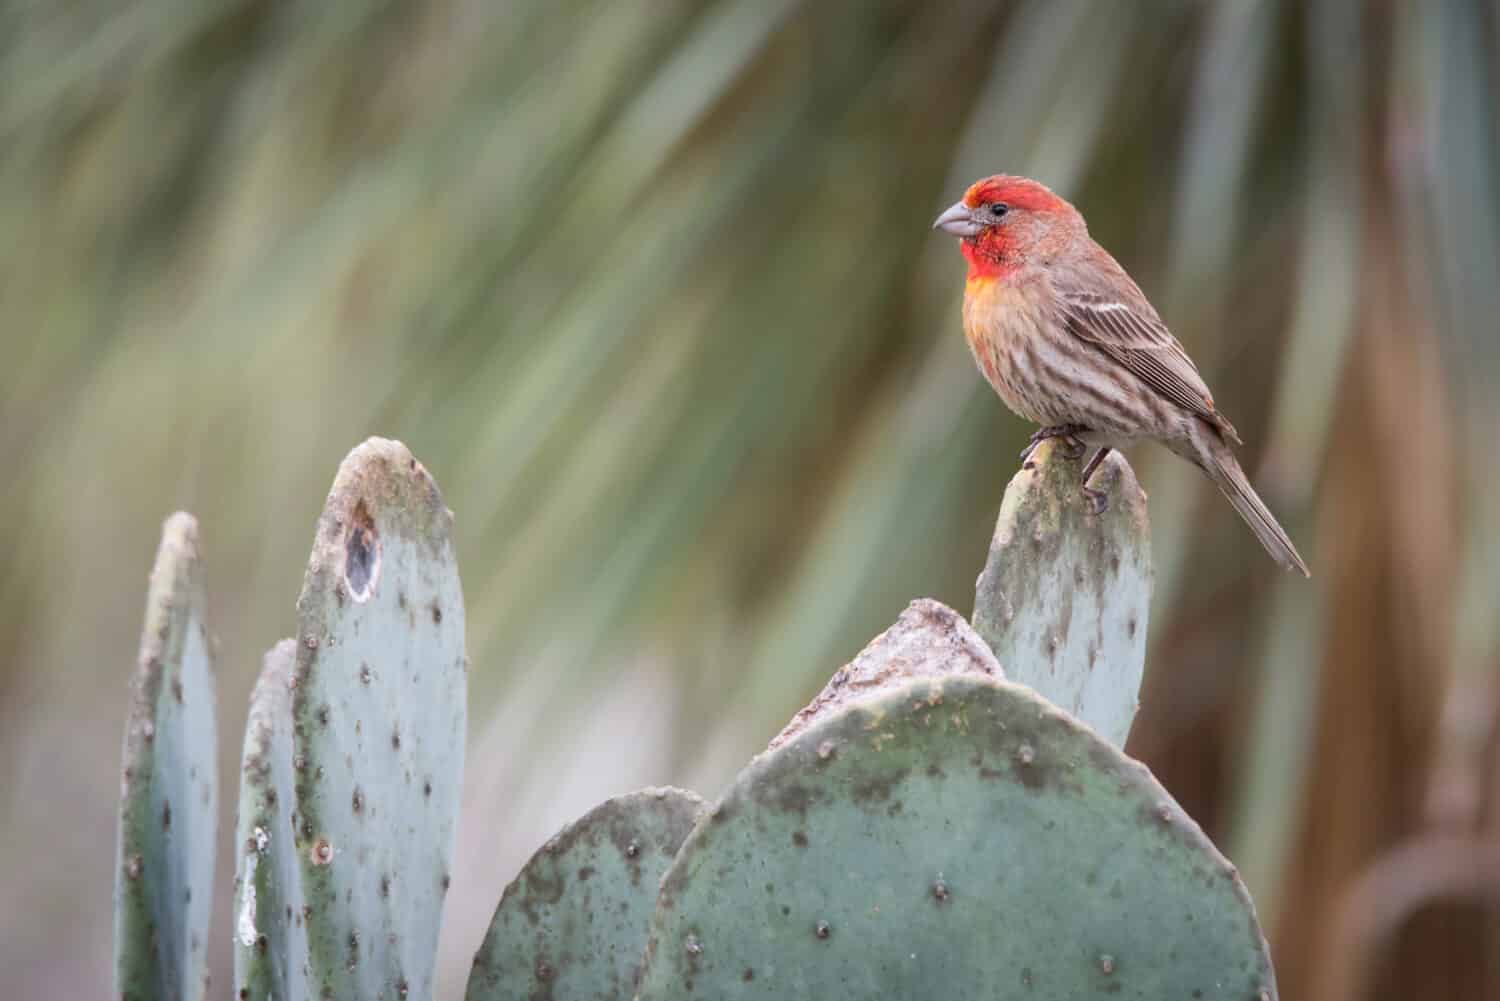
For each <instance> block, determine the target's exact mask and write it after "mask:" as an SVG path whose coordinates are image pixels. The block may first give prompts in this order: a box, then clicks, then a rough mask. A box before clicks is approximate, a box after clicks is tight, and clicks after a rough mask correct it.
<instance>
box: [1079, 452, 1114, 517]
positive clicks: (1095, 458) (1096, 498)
mask: <svg viewBox="0 0 1500 1001" xmlns="http://www.w3.org/2000/svg"><path fill="white" fill-rule="evenodd" d="M1109 453H1110V448H1109V446H1108V445H1106V446H1104V447H1103V448H1100V449H1099V450H1098V451H1096V452H1095V453H1094V454H1093V455H1092V456H1090V457H1089V461H1088V463H1087V464H1085V465H1084V467H1083V476H1082V477H1081V479H1080V483H1079V486H1080V488H1081V489H1082V490H1083V496H1084V499H1085V500H1087V501H1088V502H1089V507H1091V508H1092V509H1093V511H1094V514H1096V515H1100V514H1103V513H1104V512H1105V511H1108V510H1109V494H1107V493H1105V492H1104V491H1103V490H1095V489H1094V488H1093V487H1091V486H1089V477H1091V476H1093V475H1094V470H1096V469H1098V468H1099V463H1101V462H1103V461H1104V457H1105V456H1106V455H1108V454H1109Z"/></svg>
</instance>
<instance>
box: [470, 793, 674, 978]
mask: <svg viewBox="0 0 1500 1001" xmlns="http://www.w3.org/2000/svg"><path fill="white" fill-rule="evenodd" d="M702 808H703V801H702V800H701V799H699V798H698V797H697V796H696V795H694V794H693V793H690V792H686V791H685V790H682V789H646V790H643V791H641V792H634V793H630V794H629V795H626V796H620V797H617V798H615V799H611V800H608V801H606V802H604V803H602V804H601V805H599V806H597V807H595V808H594V809H593V810H591V811H589V812H588V813H587V814H585V815H584V816H583V817H582V818H581V819H580V820H578V821H576V822H574V823H573V824H571V825H569V826H568V827H567V828H565V829H564V830H563V831H562V832H561V833H560V834H558V835H557V836H556V837H554V838H553V839H552V840H551V841H548V842H547V843H546V844H545V845H543V846H542V849H541V850H540V851H538V852H537V853H536V854H535V855H534V856H532V858H531V861H530V862H528V863H527V864H526V868H524V869H522V870H521V874H520V875H519V876H517V877H516V879H515V881H514V882H512V883H511V884H510V885H509V886H507V887H506V888H505V893H504V895H503V896H502V897H501V898H500V906H499V908H497V909H496V911H495V918H494V920H493V921H492V922H491V923H490V929H489V933H488V934H487V935H486V936H485V939H484V945H483V946H481V947H480V950H479V954H478V955H477V956H475V957H474V970H473V972H472V973H471V975H470V976H469V988H468V993H467V994H466V995H465V996H466V998H467V1001H501V999H509V998H539V997H546V998H557V999H559V1001H562V999H569V998H573V999H578V1001H585V999H594V998H620V999H628V998H630V996H631V994H632V992H633V989H634V986H635V981H636V978H637V977H638V976H639V973H640V964H641V951H642V949H643V948H644V947H645V945H646V929H647V928H648V927H649V925H650V921H651V913H652V911H653V910H654V909H655V906H656V891H657V887H658V885H659V884H660V882H661V876H662V873H664V872H666V870H667V866H668V865H670V864H671V862H672V859H673V857H674V856H676V854H677V849H678V847H680V846H681V844H682V839H683V838H685V837H687V833H688V831H689V830H691V829H692V826H693V822H694V820H695V819H696V818H697V816H698V814H699V813H700V811H701V810H702Z"/></svg>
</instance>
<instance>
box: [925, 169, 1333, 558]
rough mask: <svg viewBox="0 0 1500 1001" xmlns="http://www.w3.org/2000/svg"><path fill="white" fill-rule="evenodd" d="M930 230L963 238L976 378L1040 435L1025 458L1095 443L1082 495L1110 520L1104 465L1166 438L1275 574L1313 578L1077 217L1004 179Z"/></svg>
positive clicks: (1160, 330) (1218, 417)
mask: <svg viewBox="0 0 1500 1001" xmlns="http://www.w3.org/2000/svg"><path fill="white" fill-rule="evenodd" d="M933 228H935V229H942V230H945V231H946V232H949V233H952V234H954V235H955V236H958V237H961V238H962V242H961V248H962V250H963V255H964V257H965V258H966V259H967V260H968V262H969V280H968V283H967V284H966V285H965V287H964V334H965V336H966V337H967V339H968V341H969V348H970V350H971V351H973V353H974V360H975V361H976V362H977V363H978V364H979V369H980V371H981V372H983V373H984V377H985V378H986V379H988V380H989V383H990V385H991V386H993V387H994V388H995V392H996V393H999V394H1000V399H1002V400H1004V401H1005V405H1006V406H1008V407H1010V409H1011V410H1013V411H1015V412H1016V413H1017V414H1019V415H1020V416H1022V417H1024V418H1026V419H1027V420H1029V421H1033V422H1035V423H1037V424H1040V425H1042V429H1041V430H1040V431H1038V432H1037V433H1036V434H1034V435H1032V436H1031V444H1030V445H1028V446H1027V449H1026V451H1025V452H1023V453H1022V457H1023V458H1025V457H1026V456H1027V455H1029V454H1030V451H1031V449H1033V448H1035V447H1036V445H1037V443H1038V442H1040V441H1043V440H1045V439H1047V438H1065V439H1068V440H1069V441H1070V442H1071V443H1072V444H1073V447H1074V448H1075V450H1076V451H1077V453H1078V455H1079V457H1081V456H1082V453H1083V449H1084V446H1085V445H1096V446H1098V448H1097V450H1096V451H1095V452H1094V454H1093V456H1092V457H1091V458H1090V459H1089V461H1088V462H1087V463H1086V464H1085V465H1084V467H1083V476H1082V483H1081V487H1082V490H1083V492H1084V494H1085V495H1086V496H1087V497H1088V498H1089V500H1090V502H1091V503H1092V504H1093V506H1094V509H1095V510H1096V511H1102V510H1103V509H1104V506H1105V504H1106V499H1105V496H1104V494H1103V492H1102V491H1098V490H1094V489H1092V488H1090V487H1089V485H1088V483H1089V477H1090V476H1091V475H1092V474H1093V472H1094V470H1095V469H1096V468H1097V467H1098V465H1099V463H1100V462H1101V461H1102V460H1103V459H1104V457H1105V456H1106V455H1108V454H1109V452H1110V450H1111V449H1114V448H1121V447H1124V446H1125V445H1128V444H1131V443H1133V442H1135V441H1137V440H1140V439H1151V440H1154V441H1159V442H1161V443H1162V444H1163V445H1166V446H1167V447H1168V448H1170V449H1171V450H1172V451H1174V452H1176V453H1177V454H1178V455H1180V456H1182V457H1183V458H1185V459H1187V460H1189V461H1190V462H1192V463H1193V464H1195V465H1196V466H1197V467H1198V468H1199V469H1201V470H1203V471H1204V472H1205V473H1207V474H1208V477H1209V479H1211V480H1213V481H1214V483H1215V484H1217V485H1218V487H1219V489H1220V490H1221V491H1223V493H1224V496H1225V497H1227V498H1229V503H1231V504H1233V505H1234V509H1235V510H1236V511H1238V512H1239V514H1240V517H1242V518H1244V519H1245V523H1246V524H1248V525H1249V526H1250V530H1251V531H1253V532H1254V533H1255V537H1256V538H1257V539H1259V540H1260V543H1261V545H1262V546H1264V547H1265V548H1266V552H1268V553H1270V554H1271V556H1272V557H1273V558H1274V559H1275V560H1276V562H1277V563H1280V564H1281V565H1282V566H1284V567H1286V568H1288V569H1293V570H1297V571H1300V572H1301V573H1302V574H1303V576H1308V571H1307V564H1305V563H1303V562H1302V557H1301V556H1299V555H1298V554H1297V549H1296V547H1295V546H1293V545H1292V540H1291V539H1289V538H1287V534H1286V532H1285V531H1284V530H1283V529H1282V527H1281V526H1280V525H1278V524H1277V523H1276V519H1275V518H1274V517H1273V516H1272V515H1271V512H1270V511H1269V510H1267V509H1266V506H1265V504H1264V503H1262V502H1261V499H1260V498H1259V497H1257V496H1256V495H1255V491H1254V490H1253V489H1251V487H1250V482H1249V481H1248V480H1247V479H1245V473H1244V471H1243V470H1242V469H1240V464H1239V462H1238V461H1237V460H1236V459H1235V457H1234V453H1233V452H1232V451H1230V445H1231V444H1234V445H1238V444H1239V443H1240V436H1239V435H1238V434H1237V433H1236V432H1235V430H1234V426H1233V425H1231V424H1230V423H1229V421H1228V420H1226V419H1225V417H1224V416H1223V415H1222V414H1220V413H1219V412H1218V410H1217V409H1215V408H1214V401H1213V397H1212V396H1210V395H1209V392H1208V387H1207V386H1205V385H1204V384H1203V378H1202V376H1200V375H1199V374H1198V369H1197V367H1196V366H1194V365H1193V362H1192V359H1190V358H1188V356H1187V352H1185V351H1184V350H1183V349H1182V345H1181V344H1178V343H1177V339H1176V338H1175V337H1173V336H1172V334H1171V333H1170V332H1169V331H1168V330H1167V327H1166V325H1165V324H1164V323H1162V321H1161V318H1160V317H1158V316H1157V315H1156V310H1154V309H1152V308H1151V304H1150V303H1149V302H1147V301H1146V297H1145V295H1143V294H1142V293H1141V290H1140V289H1139V288H1137V287H1136V284H1135V282H1133V281H1131V280H1130V276H1129V275H1127V274H1126V273H1125V269H1124V268H1122V267H1120V265H1119V263H1118V262H1116V261H1115V259H1114V258H1113V257H1111V256H1110V255H1109V253H1108V252H1107V251H1106V250H1105V249H1104V248H1103V247H1101V246H1099V245H1098V244H1097V243H1095V242H1094V241H1093V239H1091V238H1090V237H1089V233H1088V227H1087V226H1086V225H1085V224H1084V221H1083V216H1081V215H1079V214H1078V210H1077V209H1075V208H1074V207H1073V206H1071V205H1069V204H1068V203H1067V202H1066V201H1064V200H1063V199H1061V198H1059V197H1057V196H1056V195H1054V194H1053V193H1052V192H1051V191H1049V190H1047V189H1046V188H1045V187H1043V186H1042V185H1040V184H1038V183H1037V182H1036V181H1032V180H1028V179H1026V178H1024V177H1010V176H1006V175H1003V174H1002V175H997V176H995V177H988V178H985V179H984V180H982V181H978V182H976V183H975V184H974V185H973V186H971V187H970V188H969V190H968V191H967V192H965V193H964V197H963V201H961V202H959V203H958V204H956V205H954V206H953V207H952V208H950V209H948V210H947V211H946V212H944V213H943V214H942V215H940V216H938V218H937V221H936V222H935V223H934V224H933Z"/></svg>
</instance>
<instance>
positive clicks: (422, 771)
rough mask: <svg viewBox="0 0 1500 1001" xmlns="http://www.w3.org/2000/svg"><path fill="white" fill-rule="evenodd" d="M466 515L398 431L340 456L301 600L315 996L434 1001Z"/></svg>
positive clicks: (457, 743) (301, 713)
mask: <svg viewBox="0 0 1500 1001" xmlns="http://www.w3.org/2000/svg"><path fill="white" fill-rule="evenodd" d="M451 527H452V513H451V512H450V511H449V510H448V509H447V508H446V507H445V506H444V505H443V501H442V497H441V496H440V495H439V494H438V489H437V486H436V484H434V483H433V481H432V478H431V477H430V476H428V474H427V471H426V470H425V469H424V468H423V467H422V466H421V464H420V463H418V462H417V460H416V459H414V458H413V457H412V455H411V453H410V452H408V451H407V450H406V447H405V446H404V445H401V444H400V443H399V442H392V441H384V440H381V439H371V440H369V441H367V442H365V443H364V444H363V445H361V446H359V447H358V448H356V449H355V450H354V451H353V452H351V453H350V454H349V456H348V458H346V459H345V460H344V463H343V465H342V466H341V467H340V468H339V472H338V476H337V477H336V478H335V480H334V483H333V489H332V490H331V491H330V493H329V495H328V501H327V504H326V505H325V507H324V510H323V516H322V518H321V519H320V521H319V523H318V531H317V537H316V539H315V541H314V544H313V553H312V559H311V561H310V563H309V565H308V569H307V576H306V579H305V581H304V583H303V587H302V596H301V597H300V598H299V599H298V602H297V609H298V616H299V625H300V628H299V635H298V642H297V662H296V668H295V673H294V680H295V687H294V689H293V694H292V768H293V771H294V773H295V809H296V813H295V814H294V815H293V817H292V818H291V820H292V824H293V831H294V837H295V845H296V850H297V857H298V864H299V866H300V868H301V885H302V892H303V895H304V898H305V904H306V908H307V912H306V920H305V922H304V923H305V925H306V929H307V942H308V963H309V972H310V978H309V980H310V984H311V987H312V995H313V996H314V997H323V996H328V997H334V998H381V997H383V998H386V999H389V1001H400V999H401V998H406V997H412V998H429V997H431V996H432V980H433V966H434V963H435V958H436V947H437V936H438V928H439V926H440V924H441V917H442V908H443V899H444V897H445V896H446V894H447V890H448V884H449V878H450V876H449V873H450V862H451V858H452V854H453V844H454V832H455V827H456V824H457V819H458V809H459V792H460V787H461V782H462V776H463V755H464V728H465V715H464V713H465V700H466V689H467V675H468V664H467V660H466V658H465V655H464V605H463V595H462V592H461V589H460V586H459V579H458V567H457V565H456V563H455V560H454V553H453V544H452V541H451V539H450V531H451Z"/></svg>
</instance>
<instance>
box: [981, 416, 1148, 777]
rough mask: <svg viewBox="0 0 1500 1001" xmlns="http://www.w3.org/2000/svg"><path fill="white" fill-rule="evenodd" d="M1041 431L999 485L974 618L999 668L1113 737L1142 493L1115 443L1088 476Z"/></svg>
mask: <svg viewBox="0 0 1500 1001" xmlns="http://www.w3.org/2000/svg"><path fill="white" fill-rule="evenodd" d="M1065 449H1066V446H1065V445H1062V444H1060V443H1059V442H1057V441H1055V440H1054V441H1044V442H1042V444H1041V445H1039V446H1038V447H1037V448H1036V450H1035V451H1034V452H1033V453H1032V455H1031V458H1030V459H1029V460H1028V461H1027V463H1026V464H1025V465H1024V466H1023V467H1022V469H1021V471H1020V472H1018V473H1016V475H1015V477H1014V478H1012V480H1011V481H1010V486H1009V487H1008V488H1006V491H1005V500H1004V502H1003V503H1002V504H1001V506H1000V517H999V519H998V520H997V521H996V523H995V535H994V538H993V539H992V541H991V543H990V554H989V559H988V560H987V561H986V563H985V567H984V572H983V573H982V574H981V575H980V577H979V584H978V593H977V595H976V597H975V602H974V619H973V621H974V628H975V629H976V630H977V631H978V632H979V635H981V636H983V637H984V639H985V642H987V643H988V644H989V645H990V649H992V650H993V651H994V652H995V656H996V658H997V659H999V661H1000V663H1001V664H1002V665H1004V667H1005V670H1006V675H1007V677H1009V678H1010V680H1012V681H1014V682H1018V683H1020V684H1023V685H1026V686H1028V687H1030V688H1031V689H1033V690H1035V691H1036V692H1037V693H1038V694H1040V695H1042V696H1043V697H1044V698H1046V699H1047V700H1048V701H1049V702H1051V703H1052V704H1053V705H1055V706H1057V707H1058V708H1060V709H1063V710H1065V711H1066V712H1068V713H1070V714H1071V715H1073V716H1074V717H1076V718H1077V719H1080V720H1082V721H1083V722H1085V723H1087V724H1089V725H1090V726H1092V727H1093V728H1094V729H1095V730H1097V731H1098V732H1099V734H1100V736H1102V737H1104V738H1105V739H1107V740H1109V741H1110V742H1111V743H1113V744H1114V745H1115V746H1117V747H1120V746H1123V745H1124V743H1125V738H1126V736H1127V735H1128V734H1129V733H1130V724H1131V721H1132V720H1134V718H1135V711H1136V705H1137V699H1138V697H1139V694H1140V687H1141V675H1142V673H1143V669H1144V665H1145V658H1146V614H1147V612H1148V610H1149V607H1150V604H1151V540H1150V529H1149V527H1148V524H1147V519H1146V496H1145V494H1144V493H1142V492H1141V488H1140V486H1139V484H1137V483H1136V480H1135V474H1134V473H1132V472H1131V469H1130V465H1129V464H1128V463H1127V462H1126V461H1125V460H1124V458H1122V457H1121V456H1120V455H1119V454H1118V453H1115V454H1113V455H1110V456H1109V457H1108V458H1106V459H1105V460H1104V462H1103V463H1101V464H1100V466H1099V468H1098V470H1096V471H1095V473H1094V475H1093V477H1092V479H1091V480H1090V486H1092V487H1093V488H1094V489H1096V490H1101V491H1103V492H1104V495H1105V496H1106V497H1107V498H1108V508H1107V509H1106V510H1105V511H1104V513H1103V514H1096V513H1094V511H1093V509H1092V507H1091V505H1090V503H1089V501H1088V499H1087V498H1086V497H1085V496H1084V494H1083V491H1082V489H1081V484H1080V478H1079V477H1080V474H1081V472H1082V468H1083V467H1082V463H1081V461H1072V460H1070V459H1068V458H1067V457H1066V455H1064V454H1063V453H1064V451H1065Z"/></svg>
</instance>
